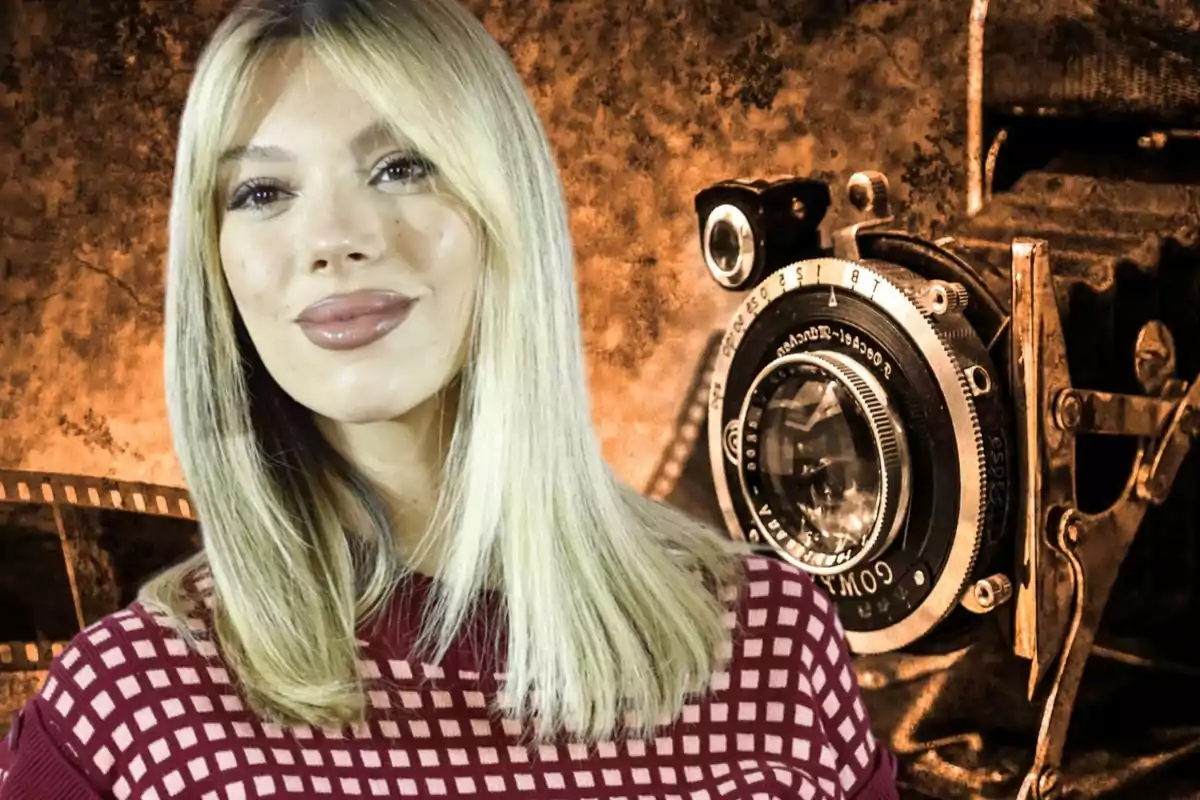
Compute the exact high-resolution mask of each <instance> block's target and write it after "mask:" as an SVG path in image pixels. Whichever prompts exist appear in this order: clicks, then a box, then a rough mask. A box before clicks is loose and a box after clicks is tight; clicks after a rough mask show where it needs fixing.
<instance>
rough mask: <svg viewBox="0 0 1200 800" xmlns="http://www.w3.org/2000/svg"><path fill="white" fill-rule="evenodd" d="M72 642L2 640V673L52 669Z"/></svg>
mask: <svg viewBox="0 0 1200 800" xmlns="http://www.w3.org/2000/svg"><path fill="white" fill-rule="evenodd" d="M68 644H70V642H0V673H3V672H37V671H40V670H46V669H50V662H51V661H53V660H54V659H56V658H58V656H59V654H60V653H62V651H63V650H64V649H66V647H67V645H68Z"/></svg>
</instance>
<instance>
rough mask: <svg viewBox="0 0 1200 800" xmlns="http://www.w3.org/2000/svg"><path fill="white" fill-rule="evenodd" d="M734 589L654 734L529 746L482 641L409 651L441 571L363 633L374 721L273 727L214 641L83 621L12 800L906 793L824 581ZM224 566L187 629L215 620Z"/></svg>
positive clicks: (824, 799)
mask: <svg viewBox="0 0 1200 800" xmlns="http://www.w3.org/2000/svg"><path fill="white" fill-rule="evenodd" d="M748 566H749V570H748V581H747V582H746V584H745V585H744V586H743V587H742V589H741V590H740V591H738V592H732V593H730V594H728V595H726V597H725V601H726V602H727V603H728V604H729V607H730V613H729V615H728V617H727V619H728V624H729V625H730V626H731V628H732V629H733V631H734V635H733V637H732V644H731V646H730V648H729V649H728V651H727V652H725V653H722V654H721V664H722V670H721V671H720V672H719V673H718V674H717V675H716V678H715V682H714V686H713V689H712V690H711V691H709V692H707V693H705V694H703V695H697V696H696V697H694V698H693V699H692V700H690V701H689V702H688V704H687V706H686V708H685V709H684V711H683V714H682V717H681V718H679V719H678V720H675V721H674V722H671V723H670V724H667V725H664V726H662V727H660V728H659V729H658V730H657V731H656V732H655V733H654V735H653V736H651V737H648V738H645V739H640V738H639V739H628V738H626V739H618V740H615V741H607V742H599V743H590V744H582V743H577V742H572V741H571V740H570V739H566V738H564V739H563V740H562V741H561V742H560V743H557V744H548V745H540V746H539V745H536V744H530V743H528V742H527V740H526V739H525V738H524V737H523V736H522V733H523V729H522V725H521V724H519V723H517V722H515V721H514V720H510V719H503V718H500V717H498V716H496V715H489V713H488V709H487V706H488V704H489V700H490V699H491V698H492V697H494V696H495V692H496V690H497V687H498V679H499V678H501V677H502V675H500V674H498V673H496V672H495V671H493V670H490V669H487V665H486V663H485V662H484V661H481V660H480V659H479V658H478V657H477V655H476V653H477V652H479V651H481V650H486V648H476V647H473V646H470V645H469V644H468V643H467V640H469V639H470V636H468V635H466V634H464V636H463V637H460V639H461V640H462V642H463V643H462V645H461V646H456V648H454V649H453V650H452V651H451V652H450V653H449V655H448V656H447V657H446V658H445V659H444V660H443V661H442V662H441V663H440V664H437V665H433V664H427V663H418V662H414V661H411V660H408V659H407V658H405V651H406V650H407V649H408V647H409V644H410V643H411V635H412V634H413V633H414V632H415V631H416V630H417V626H418V625H419V620H420V598H421V595H422V593H423V592H425V591H427V590H428V588H429V585H428V581H429V580H430V579H428V578H421V577H419V576H414V578H413V579H412V580H411V581H409V582H408V583H406V584H405V588H406V589H407V591H403V592H398V593H397V596H396V597H397V599H395V600H393V603H392V604H391V605H390V606H389V608H388V613H387V614H386V615H385V616H384V617H382V618H381V620H382V621H380V622H377V623H376V624H373V625H371V626H364V627H363V628H361V629H360V636H362V637H363V638H362V639H361V640H360V656H361V661H360V669H361V671H362V674H363V675H364V676H365V677H366V678H368V679H369V680H368V683H369V685H370V686H371V687H372V688H371V689H370V694H369V699H370V713H369V715H368V719H367V721H366V722H365V723H363V724H359V725H353V726H346V727H344V728H340V729H334V728H329V729H322V728H314V727H311V726H305V725H300V726H295V727H282V726H279V725H274V724H270V723H264V722H261V721H259V720H258V719H256V717H255V716H254V715H253V714H252V712H250V711H249V709H248V708H246V706H245V705H244V704H243V698H242V697H241V696H240V694H239V691H238V689H237V684H236V681H235V680H233V679H232V677H231V675H230V673H229V671H228V670H227V669H226V667H225V666H224V665H223V662H222V661H221V657H220V653H219V649H218V648H217V647H216V646H215V645H214V644H212V643H211V642H204V643H203V644H204V646H203V647H202V648H201V650H200V652H198V653H195V652H191V651H189V650H187V649H186V648H185V646H184V643H183V641H182V640H181V639H180V638H178V635H177V634H176V633H174V632H173V631H171V630H170V629H169V628H167V627H165V625H164V621H163V619H162V618H161V617H160V616H158V615H157V614H155V613H151V612H149V611H147V610H146V609H145V608H143V607H142V606H141V605H140V604H139V603H133V604H132V605H130V606H129V607H128V608H126V609H124V610H122V611H120V612H118V613H115V614H112V615H109V616H107V617H105V618H103V619H101V620H99V621H98V622H96V623H95V624H93V625H91V626H90V627H88V628H87V629H86V630H84V631H82V632H81V633H79V634H78V635H76V636H75V638H74V639H73V640H72V642H71V644H70V646H69V647H68V648H67V649H65V650H64V651H63V652H62V653H61V654H60V655H59V656H58V657H57V658H56V659H55V660H54V662H53V664H52V665H51V668H50V672H49V675H48V677H47V679H46V680H45V682H44V683H43V686H42V688H41V689H40V690H39V692H38V694H37V695H35V696H34V697H33V698H32V699H31V700H30V701H29V703H28V704H27V705H26V706H25V708H24V709H23V710H22V711H21V712H18V714H17V716H16V717H15V719H14V725H13V727H12V729H11V731H10V733H9V736H8V737H7V739H6V740H5V742H3V743H2V744H0V800H26V799H27V798H28V799H32V798H37V800H48V799H49V798H55V799H56V800H100V799H101V798H103V799H104V800H110V798H116V800H126V798H139V799H140V800H171V799H172V798H174V799H175V800H243V798H281V800H282V798H305V800H315V798H321V797H341V798H345V797H363V798H380V797H386V798H406V797H421V798H432V797H453V798H460V797H494V798H518V799H520V800H534V799H535V798H536V799H537V800H550V799H551V798H554V799H555V800H558V799H559V798H561V799H562V800H585V799H587V798H596V800H600V799H601V798H603V799H604V800H617V798H627V799H628V800H640V799H642V798H655V799H656V800H668V799H671V800H673V799H675V798H678V799H679V800H683V799H684V798H687V799H688V800H706V799H710V798H711V800H716V799H717V798H724V799H725V800H783V798H804V799H805V800H894V799H895V798H896V797H897V790H896V787H895V779H894V776H895V761H894V759H893V758H892V756H891V754H890V753H889V752H888V751H887V750H886V749H885V748H883V747H882V746H880V745H879V744H877V743H876V741H875V739H874V738H873V737H872V735H871V732H870V729H869V727H868V717H867V712H866V709H865V708H864V706H863V701H862V697H861V695H860V692H859V689H858V686H857V683H856V681H855V676H854V671H853V669H852V667H851V664H850V662H849V659H848V657H847V651H846V647H845V643H844V642H845V640H844V633H843V630H842V627H841V625H840V623H839V622H838V620H837V617H836V615H835V613H834V610H833V606H832V604H831V603H830V602H829V600H828V599H827V598H826V597H825V596H824V595H823V594H822V593H821V591H820V590H819V589H817V588H816V586H815V584H814V583H813V582H812V580H810V579H809V577H808V576H807V575H805V574H804V573H803V572H800V571H799V570H796V569H794V568H792V567H790V566H788V565H785V564H783V563H782V562H779V561H776V560H773V559H767V558H753V559H751V560H750V561H749V564H748ZM208 588H211V577H210V576H208V575H206V574H203V573H201V574H199V575H198V577H197V580H196V581H195V582H194V584H193V590H194V591H195V592H197V593H198V597H199V598H200V600H201V602H199V603H197V604H196V610H195V611H194V612H193V613H194V615H195V616H194V617H193V618H191V619H190V620H189V625H190V626H191V627H192V628H193V629H195V630H198V631H201V632H204V631H206V630H208V624H209V620H210V618H209V617H208V616H207V614H208V611H209V610H210V609H211V595H209V596H205V595H204V594H203V593H204V592H205V590H206V589H208Z"/></svg>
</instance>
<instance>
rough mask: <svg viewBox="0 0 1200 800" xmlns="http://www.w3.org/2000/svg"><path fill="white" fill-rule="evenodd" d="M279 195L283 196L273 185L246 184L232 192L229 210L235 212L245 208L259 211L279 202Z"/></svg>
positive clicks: (278, 188)
mask: <svg viewBox="0 0 1200 800" xmlns="http://www.w3.org/2000/svg"><path fill="white" fill-rule="evenodd" d="M281 194H283V190H282V189H281V188H280V187H278V186H276V185H274V184H269V183H254V182H252V183H247V184H245V185H244V186H242V187H241V188H240V189H238V190H237V191H236V192H234V195H233V197H231V198H230V200H229V210H230V211H236V210H238V209H243V208H246V209H250V210H252V211H260V210H262V209H264V208H266V207H267V206H269V205H270V204H271V203H274V202H276V201H277V200H279V197H280V195H281Z"/></svg>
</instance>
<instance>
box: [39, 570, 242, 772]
mask: <svg viewBox="0 0 1200 800" xmlns="http://www.w3.org/2000/svg"><path fill="white" fill-rule="evenodd" d="M184 586H185V590H186V593H187V597H186V601H187V603H186V604H185V608H189V607H190V608H191V611H190V612H189V613H187V614H186V615H183V616H180V617H178V618H173V617H172V615H170V614H167V613H165V612H164V611H162V610H159V609H157V608H152V607H149V606H148V605H147V604H145V603H143V602H142V601H141V600H135V601H133V602H132V603H130V604H129V605H127V606H126V607H124V608H122V609H120V610H119V611H115V612H113V613H110V614H107V615H105V616H103V617H101V618H100V619H97V620H96V621H94V622H93V623H91V624H90V625H89V626H88V627H86V628H85V629H83V630H82V631H80V632H79V633H77V634H75V635H74V636H73V637H72V638H71V640H70V641H69V642H68V643H67V645H66V646H65V647H64V648H63V650H62V651H61V652H60V653H59V654H58V655H57V656H55V658H54V660H53V661H52V662H51V663H50V665H49V670H48V673H47V675H46V678H45V680H44V681H43V682H42V685H41V687H40V688H39V690H38V691H37V693H36V694H35V695H34V696H33V698H31V699H30V701H29V704H30V705H36V706H37V707H38V713H39V716H40V719H41V720H42V722H43V723H44V725H45V727H46V730H47V731H48V732H49V733H50V735H51V736H52V738H53V739H54V740H55V742H56V744H57V745H58V746H59V747H60V748H61V749H62V750H63V751H64V752H65V753H66V754H68V755H69V756H70V757H71V759H72V761H73V762H74V763H75V765H76V766H77V767H78V768H79V769H80V770H81V771H84V772H85V773H87V774H89V777H90V778H92V779H94V780H95V781H97V782H101V781H103V780H104V777H105V776H106V775H107V773H108V771H109V767H111V765H112V763H113V760H114V759H115V758H116V757H117V755H118V754H117V753H114V752H112V750H111V749H110V747H109V746H104V745H100V744H99V742H101V741H107V743H108V745H113V744H115V745H116V747H117V748H119V749H124V748H125V747H127V746H128V745H129V744H130V743H131V742H133V741H135V740H137V739H140V738H141V737H142V735H143V734H145V735H150V733H149V732H150V731H151V729H152V728H154V727H155V726H156V725H157V724H158V723H160V722H163V721H165V720H166V719H169V718H171V717H176V716H180V715H183V714H187V713H194V712H195V711H199V710H201V709H199V708H185V706H184V698H185V697H186V698H188V701H189V702H198V703H201V704H212V703H214V702H218V701H219V698H220V697H221V693H220V692H219V691H213V690H215V689H219V688H220V687H221V686H222V685H225V684H228V683H229V682H230V678H229V675H228V673H227V671H226V670H225V668H224V667H223V665H222V664H221V661H220V656H219V651H218V649H217V647H216V645H215V643H214V642H213V641H212V639H211V637H210V636H209V623H210V617H209V615H208V613H207V606H206V600H207V591H206V590H207V579H206V576H204V575H203V574H199V573H197V574H194V575H192V576H189V578H188V580H187V581H185V585H184ZM183 628H186V629H187V630H188V631H189V632H190V636H185V635H184V633H183V630H182V629H183ZM101 733H103V734H105V735H103V736H100V735H99V734H101Z"/></svg>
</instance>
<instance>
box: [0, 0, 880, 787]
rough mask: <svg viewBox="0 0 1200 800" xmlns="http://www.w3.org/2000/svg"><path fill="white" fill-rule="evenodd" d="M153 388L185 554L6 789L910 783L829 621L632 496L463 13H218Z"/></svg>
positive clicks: (808, 601) (566, 254) (557, 261)
mask: <svg viewBox="0 0 1200 800" xmlns="http://www.w3.org/2000/svg"><path fill="white" fill-rule="evenodd" d="M172 201H173V210H172V217H171V227H170V258H169V267H168V278H167V295H166V308H167V326H166V378H167V393H168V403H169V409H170V421H171V426H172V430H173V433H174V437H175V447H176V450H177V452H178V456H179V460H180V463H181V464H182V467H183V471H184V475H185V477H186V479H187V483H188V486H189V488H190V490H191V492H192V495H193V497H194V501H195V504H196V508H197V511H198V514H199V518H200V522H201V530H202V533H203V550H202V552H200V553H199V554H198V555H196V556H195V557H194V558H192V559H190V560H188V561H186V562H184V563H181V564H179V565H177V566H175V567H173V568H171V569H169V570H167V571H165V572H164V573H162V574H161V575H159V576H157V577H156V578H154V579H153V580H152V581H151V582H149V583H148V584H147V585H146V586H145V587H144V588H143V589H142V591H141V594H140V596H139V600H138V601H137V602H135V603H133V604H132V605H131V606H129V607H128V608H126V609H124V610H122V611H120V612H118V613H115V614H113V615H111V616H108V617H106V618H104V619H101V620H99V621H98V622H96V623H95V624H93V625H91V626H90V627H89V628H87V629H86V630H84V631H83V632H81V633H80V634H78V635H77V636H76V637H75V638H74V639H73V641H72V642H71V644H70V647H69V648H67V649H66V650H65V651H64V652H63V653H62V654H61V655H60V656H59V657H58V658H57V659H56V660H55V662H54V663H53V666H52V668H51V670H50V674H49V676H48V678H47V679H46V681H45V683H44V685H43V688H42V689H41V690H40V692H39V693H38V695H37V696H35V697H34V698H33V699H31V700H30V702H29V703H28V705H27V706H26V707H25V708H24V709H23V711H22V712H20V713H19V714H18V715H17V716H16V718H15V719H14V725H13V728H12V729H11V732H10V734H9V736H8V737H7V740H6V742H5V743H4V746H3V747H0V798H3V800H17V799H18V798H21V799H22V800H23V799H24V798H39V800H42V799H46V798H56V799H57V800H83V799H84V798H87V799H89V800H95V799H96V798H106V799H107V798H116V799H117V800H125V798H141V799H143V800H168V798H177V799H180V800H210V799H216V798H220V799H221V800H225V799H226V798H229V799H230V800H232V799H233V798H252V797H268V796H269V797H293V798H316V797H327V796H337V797H350V796H354V797H359V796H362V797H460V796H486V797H505V798H508V797H511V798H618V797H629V798H633V797H652V798H670V797H688V798H705V797H708V798H718V797H722V798H730V799H731V800H750V798H752V797H753V798H767V797H770V798H784V797H788V798H790V797H802V798H812V797H819V798H830V799H831V800H847V799H849V798H855V799H856V800H883V799H884V798H895V797H896V788H895V785H894V777H893V776H894V761H893V759H892V757H891V756H890V754H889V753H888V752H887V751H886V750H885V749H884V748H883V747H881V746H880V745H878V744H876V742H875V741H874V739H873V738H872V736H871V733H870V731H869V728H868V721H867V715H866V711H865V709H864V707H863V703H862V699H861V697H860V695H859V693H858V688H857V685H856V683H855V680H854V673H853V671H852V669H851V667H850V664H849V661H848V658H847V653H846V648H845V644H844V640H843V632H842V629H841V627H840V625H839V624H838V621H837V618H836V616H835V614H834V610H833V607H832V605H831V604H830V603H829V602H828V601H827V600H826V599H825V598H824V597H823V596H822V595H821V593H820V592H819V591H818V590H817V589H816V588H815V587H814V584H813V583H812V581H811V580H809V579H808V577H807V576H805V575H804V574H803V573H801V572H799V571H796V570H793V569H791V568H788V567H786V566H784V565H783V564H782V563H781V562H778V561H775V560H771V559H767V558H762V557H758V556H756V555H754V554H753V553H750V552H747V551H744V550H743V549H741V548H740V547H735V546H733V545H732V544H731V543H729V541H727V540H726V538H725V537H723V536H720V535H718V534H717V533H714V532H710V531H709V530H706V529H704V528H702V527H700V526H698V525H697V524H695V523H693V522H691V521H690V520H689V519H687V518H685V517H683V516H681V515H680V514H678V513H676V512H675V511H672V510H671V509H669V508H667V507H665V506H662V505H659V504H657V503H654V502H651V501H649V500H648V499H645V498H644V497H642V496H640V495H639V494H638V493H636V492H634V491H632V490H630V489H628V488H626V487H624V486H622V485H621V484H620V483H618V482H617V481H616V480H615V479H614V477H613V476H612V475H611V474H610V472H609V470H608V469H607V468H606V466H605V464H604V462H603V461H602V459H601V453H600V450H599V448H598V446H597V441H596V439H595V438H594V436H593V432H592V430H591V427H590V418H589V409H588V403H587V399H586V384H585V380H584V374H583V359H582V354H581V342H580V333H579V316H578V309H577V301H576V296H575V292H574V284H573V275H572V252H571V241H570V237H569V235H568V226H567V218H566V214H565V211H564V207H563V199H562V194H561V189H560V186H559V183H558V178H557V174H556V170H555V166H554V163H553V160H552V157H551V152H550V149H549V146H548V144H547V141H546V138H545V136H544V133H543V131H542V128H541V126H540V125H539V123H538V120H537V118H536V116H535V113H534V109H533V107H532V105H531V104H530V102H529V100H528V98H527V96H526V94H525V93H524V91H523V88H522V86H521V83H520V81H519V78H518V76H517V74H516V73H515V71H514V70H513V68H512V66H511V64H510V62H509V61H508V60H507V58H506V57H505V55H504V53H503V51H502V50H501V49H500V48H499V47H498V46H497V45H496V43H495V42H494V41H493V40H492V39H491V38H490V37H489V36H488V35H487V33H486V30H485V29H484V28H483V27H482V26H481V25H480V24H479V23H478V21H477V20H476V19H475V18H474V17H473V16H471V15H470V14H469V13H468V12H467V11H465V10H464V9H462V8H460V7H459V6H457V5H456V4H455V3H454V0H391V1H390V2H389V1H388V0H377V1H375V2H371V0H341V2H337V1H336V0H326V1H325V2H319V0H312V1H311V2H301V1H298V0H290V1H288V0H275V2H258V3H252V4H248V5H245V6H244V7H242V8H240V9H239V10H237V11H235V12H234V13H233V14H232V15H231V16H230V17H228V19H227V20H226V21H225V22H224V23H223V24H222V25H221V26H220V28H219V29H218V30H217V32H216V33H215V35H214V37H213V39H212V41H211V42H210V44H209V46H208V48H207V49H206V51H205V53H204V54H203V57H202V59H201V61H200V63H199V65H198V68H197V71H196V75H195V78H194V82H193V84H192V87H191V91H190V94H189V97H188V101H187V106H186V108H185V111H184V114H183V119H182V124H181V129H180V141H179V149H178V153H177V161H176V174H175V184H174V191H173V198H172Z"/></svg>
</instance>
